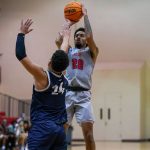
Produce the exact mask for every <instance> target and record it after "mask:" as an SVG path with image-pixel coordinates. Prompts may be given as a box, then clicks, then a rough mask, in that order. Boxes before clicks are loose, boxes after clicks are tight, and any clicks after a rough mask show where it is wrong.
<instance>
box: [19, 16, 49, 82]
mask: <svg viewBox="0 0 150 150" xmlns="http://www.w3.org/2000/svg"><path fill="white" fill-rule="evenodd" d="M32 23H33V21H32V20H31V19H27V20H26V22H25V23H24V22H23V21H22V22H21V26H20V33H19V34H18V36H17V41H16V57H17V59H18V60H19V61H20V62H21V63H22V65H23V66H24V67H25V68H26V70H27V71H28V72H29V73H31V74H32V75H33V76H34V78H35V80H38V81H42V80H43V79H44V80H45V79H46V78H47V77H46V74H45V73H44V72H43V69H42V68H41V67H39V66H38V65H36V64H34V63H33V62H32V61H31V60H30V59H29V58H28V57H27V54H26V48H25V41H24V40H25V35H26V34H28V33H29V32H31V31H32V30H33V29H30V26H31V24H32Z"/></svg>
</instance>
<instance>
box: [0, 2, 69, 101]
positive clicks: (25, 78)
mask: <svg viewBox="0 0 150 150" xmlns="http://www.w3.org/2000/svg"><path fill="white" fill-rule="evenodd" d="M67 2H68V1H67V0H63V1H59V0H55V1H49V0H32V1H31V0H2V1H1V15H0V53H1V52H2V53H3V57H2V58H1V62H0V63H1V66H2V84H1V85H0V87H1V88H0V89H1V92H3V93H5V94H8V95H11V96H14V97H16V98H20V99H30V98H31V92H32V84H33V79H32V77H31V76H30V75H29V74H27V72H26V71H25V69H24V68H23V67H22V66H21V64H20V63H19V61H18V60H17V59H16V57H15V42H16V35H17V33H18V32H19V27H20V22H21V20H22V19H27V18H32V19H33V21H34V23H33V25H32V28H33V29H34V30H33V31H32V33H30V34H29V35H27V36H26V49H27V54H28V56H29V57H30V58H31V59H32V60H33V61H34V62H36V63H37V64H39V65H41V66H43V68H45V69H47V64H48V61H49V59H50V57H51V54H52V53H53V52H54V51H55V49H56V46H55V43H54V41H55V38H56V37H57V34H58V31H59V30H60V29H61V25H62V24H63V22H64V17H63V7H64V5H65V4H66V3H67ZM58 4H59V5H58Z"/></svg>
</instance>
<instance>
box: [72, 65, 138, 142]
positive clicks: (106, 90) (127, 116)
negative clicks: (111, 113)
mask: <svg viewBox="0 0 150 150" xmlns="http://www.w3.org/2000/svg"><path fill="white" fill-rule="evenodd" d="M131 65H132V64H131ZM111 67H112V66H111ZM114 67H116V65H115V66H114ZM116 68H117V67H116ZM122 68H124V66H122ZM113 93H118V94H120V95H121V107H122V111H121V121H122V125H121V134H122V137H121V138H122V139H140V137H141V133H140V119H141V118H140V68H133V67H129V69H127V68H126V69H120V68H119V69H114V68H113V69H110V68H109V69H107V68H106V69H102V70H95V71H94V74H93V86H92V97H93V98H92V103H93V107H94V112H95V117H96V122H95V125H94V134H95V139H97V137H99V135H100V134H102V133H101V130H100V128H101V126H102V124H101V123H98V122H99V121H100V119H99V109H100V107H102V106H100V104H101V101H103V99H104V97H105V96H106V94H113ZM73 126H74V129H75V130H74V133H73V137H74V138H81V137H83V136H82V131H81V129H80V128H79V127H78V125H77V124H76V123H74V124H73ZM113 128H114V127H112V129H113ZM118 130H119V129H118ZM97 140H98V139H97Z"/></svg>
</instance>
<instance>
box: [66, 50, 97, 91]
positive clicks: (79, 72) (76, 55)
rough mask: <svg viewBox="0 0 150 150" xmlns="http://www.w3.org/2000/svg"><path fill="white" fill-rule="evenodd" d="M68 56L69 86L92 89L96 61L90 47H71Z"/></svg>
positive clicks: (67, 74)
mask: <svg viewBox="0 0 150 150" xmlns="http://www.w3.org/2000/svg"><path fill="white" fill-rule="evenodd" d="M68 56H69V67H68V68H67V72H66V77H67V79H68V82H69V86H70V87H82V88H85V89H91V84H92V83H91V82H92V80H91V76H92V73H93V68H94V62H93V60H92V58H91V54H90V49H89V47H86V48H84V49H77V48H70V49H69V51H68Z"/></svg>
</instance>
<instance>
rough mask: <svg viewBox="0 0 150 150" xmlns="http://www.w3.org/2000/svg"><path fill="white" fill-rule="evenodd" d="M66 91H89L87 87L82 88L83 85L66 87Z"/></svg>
mask: <svg viewBox="0 0 150 150" xmlns="http://www.w3.org/2000/svg"><path fill="white" fill-rule="evenodd" d="M67 90H68V91H79V92H80V91H89V89H86V88H83V87H71V86H69V87H67Z"/></svg>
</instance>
